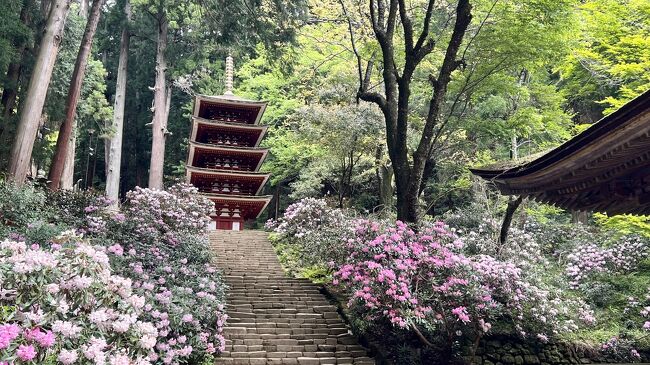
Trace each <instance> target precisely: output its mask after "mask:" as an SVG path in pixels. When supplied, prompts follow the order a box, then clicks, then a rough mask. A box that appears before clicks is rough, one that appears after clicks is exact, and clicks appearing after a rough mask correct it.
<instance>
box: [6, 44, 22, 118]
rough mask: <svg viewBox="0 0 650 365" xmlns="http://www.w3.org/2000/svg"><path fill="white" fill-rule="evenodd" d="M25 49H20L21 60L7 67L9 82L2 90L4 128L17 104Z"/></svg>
mask: <svg viewBox="0 0 650 365" xmlns="http://www.w3.org/2000/svg"><path fill="white" fill-rule="evenodd" d="M23 53H24V49H22V50H21V51H20V57H19V58H20V61H18V62H12V63H10V64H9V67H8V68H7V82H6V83H5V85H4V90H2V106H3V111H2V120H3V122H4V123H3V128H2V130H3V131H4V129H5V128H7V126H8V125H9V117H11V114H12V111H13V109H14V106H16V96H17V95H18V80H19V79H20V73H21V71H22V61H23V57H22V56H23Z"/></svg>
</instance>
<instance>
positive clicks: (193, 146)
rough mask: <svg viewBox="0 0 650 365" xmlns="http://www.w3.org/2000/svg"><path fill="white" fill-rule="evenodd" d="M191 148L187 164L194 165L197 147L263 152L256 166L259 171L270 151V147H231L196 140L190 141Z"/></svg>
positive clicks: (214, 149)
mask: <svg viewBox="0 0 650 365" xmlns="http://www.w3.org/2000/svg"><path fill="white" fill-rule="evenodd" d="M189 147H190V150H189V153H188V156H187V166H192V161H193V160H194V150H195V149H196V148H205V149H208V150H212V151H216V150H222V151H226V153H228V152H244V153H255V152H258V153H261V154H262V156H261V157H260V160H259V161H258V162H257V166H256V167H255V170H254V171H258V170H259V169H260V167H261V166H262V163H263V162H264V159H265V158H266V155H267V154H268V152H269V149H268V148H260V147H229V146H219V145H211V144H205V143H199V142H194V141H190V144H189Z"/></svg>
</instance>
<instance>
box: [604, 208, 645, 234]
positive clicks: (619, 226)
mask: <svg viewBox="0 0 650 365" xmlns="http://www.w3.org/2000/svg"><path fill="white" fill-rule="evenodd" d="M594 220H595V221H596V223H597V224H598V225H600V226H602V227H605V228H608V229H611V230H614V231H615V232H617V233H618V234H621V235H630V234H638V235H642V236H645V237H650V216H647V215H631V214H619V215H615V216H611V217H609V216H607V215H605V214H601V213H595V214H594Z"/></svg>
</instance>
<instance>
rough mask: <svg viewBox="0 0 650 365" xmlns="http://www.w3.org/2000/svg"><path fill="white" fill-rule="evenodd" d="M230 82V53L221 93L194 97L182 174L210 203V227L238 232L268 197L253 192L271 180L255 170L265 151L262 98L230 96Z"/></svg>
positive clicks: (269, 199)
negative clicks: (188, 140) (249, 98)
mask: <svg viewBox="0 0 650 365" xmlns="http://www.w3.org/2000/svg"><path fill="white" fill-rule="evenodd" d="M232 84H233V61H232V57H230V56H229V57H228V58H227V59H226V83H225V89H226V91H225V93H224V95H220V96H206V95H197V96H196V98H195V101H194V112H193V114H192V132H191V135H190V145H189V156H188V158H187V175H186V176H187V181H188V182H189V183H191V184H193V185H194V186H196V187H197V188H198V189H199V191H200V192H201V193H202V194H203V195H204V196H205V197H207V198H209V199H210V200H212V201H213V202H214V206H215V210H214V213H213V215H212V218H213V220H214V224H213V225H212V229H226V230H235V231H238V230H241V229H243V227H244V222H245V221H246V220H249V219H255V218H257V217H258V216H259V215H260V214H261V213H262V211H263V210H264V208H265V207H266V206H267V205H268V204H269V202H270V201H271V196H258V195H257V194H259V193H260V191H261V190H262V187H263V186H264V184H265V183H266V181H267V180H268V178H269V174H264V173H260V172H259V169H260V166H261V165H262V162H263V161H264V158H265V157H266V154H267V152H268V150H267V149H265V148H260V147H259V144H260V141H261V140H262V138H263V137H264V134H265V133H266V129H267V127H266V126H260V125H259V122H260V119H261V118H262V114H263V113H264V109H265V108H266V102H261V101H253V100H246V99H243V98H240V97H238V96H235V95H233V93H232Z"/></svg>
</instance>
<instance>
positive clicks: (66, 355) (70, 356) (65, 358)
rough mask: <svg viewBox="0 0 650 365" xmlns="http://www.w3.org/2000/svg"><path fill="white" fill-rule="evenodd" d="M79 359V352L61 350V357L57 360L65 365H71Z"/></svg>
mask: <svg viewBox="0 0 650 365" xmlns="http://www.w3.org/2000/svg"><path fill="white" fill-rule="evenodd" d="M77 358H79V355H77V351H75V350H66V349H61V352H60V353H59V356H57V358H56V359H57V360H58V361H59V362H60V363H62V364H63V365H70V364H73V363H74V362H75V361H77Z"/></svg>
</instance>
